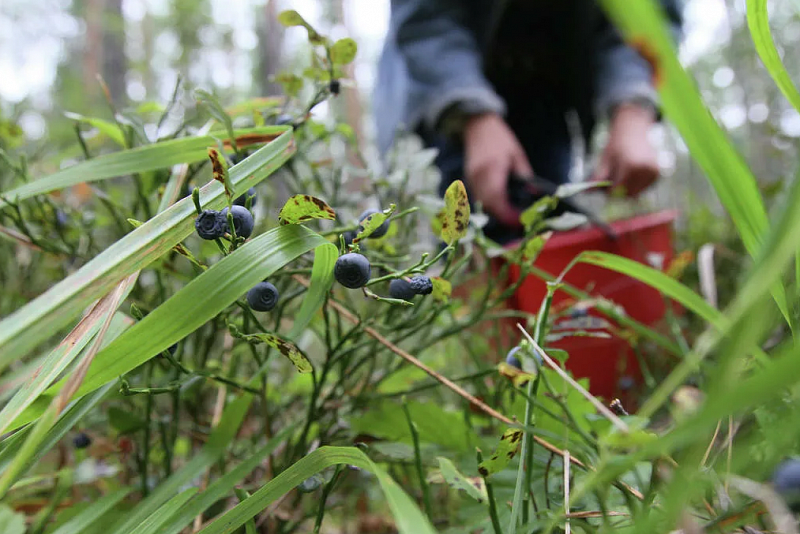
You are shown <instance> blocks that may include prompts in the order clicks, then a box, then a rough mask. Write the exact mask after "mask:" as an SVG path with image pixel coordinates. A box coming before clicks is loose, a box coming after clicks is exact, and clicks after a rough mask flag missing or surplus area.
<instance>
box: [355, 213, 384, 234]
mask: <svg viewBox="0 0 800 534" xmlns="http://www.w3.org/2000/svg"><path fill="white" fill-rule="evenodd" d="M373 213H378V210H373V209H369V210H367V211H365V212H364V213H362V214H361V215H360V216H359V217H358V222H364V219H366V218H367V217H369V216H370V215H372V214H373ZM362 228H363V227H362ZM388 231H389V221H388V220H387V221H383V224H381V225H380V226H379V227H377V228H376V229H375V231H374V232H372V233H371V234H370V235H369V237H370V239H377V238H379V237H383V236H385V235H386V232H388Z"/></svg>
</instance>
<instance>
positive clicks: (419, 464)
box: [403, 397, 433, 520]
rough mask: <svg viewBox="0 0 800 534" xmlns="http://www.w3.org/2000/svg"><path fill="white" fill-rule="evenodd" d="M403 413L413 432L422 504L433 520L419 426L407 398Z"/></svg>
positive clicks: (412, 438) (415, 463) (415, 461)
mask: <svg viewBox="0 0 800 534" xmlns="http://www.w3.org/2000/svg"><path fill="white" fill-rule="evenodd" d="M403 412H404V413H405V414H406V422H408V428H409V430H410V431H411V440H412V442H413V443H414V465H415V467H416V469H417V476H418V477H419V486H420V488H421V489H422V503H423V504H424V506H425V514H426V515H427V516H428V517H429V518H431V520H432V519H433V513H432V509H431V494H430V488H428V482H427V481H426V480H425V469H424V468H423V467H422V451H421V450H420V447H419V433H418V432H417V426H416V425H415V424H414V421H413V420H412V419H411V412H410V411H409V409H408V403H407V402H406V399H405V397H404V398H403Z"/></svg>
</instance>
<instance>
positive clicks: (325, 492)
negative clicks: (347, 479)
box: [314, 464, 342, 534]
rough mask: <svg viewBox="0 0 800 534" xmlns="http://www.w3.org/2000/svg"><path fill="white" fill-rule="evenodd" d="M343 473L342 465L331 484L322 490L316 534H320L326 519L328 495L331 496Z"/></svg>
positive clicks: (316, 521) (337, 468) (339, 465)
mask: <svg viewBox="0 0 800 534" xmlns="http://www.w3.org/2000/svg"><path fill="white" fill-rule="evenodd" d="M341 472H342V464H338V465H337V466H336V470H335V471H334V472H333V476H332V477H331V480H330V482H328V483H327V484H325V488H324V489H323V490H322V498H320V500H319V508H318V509H317V518H316V520H315V521H314V534H319V529H320V528H321V527H322V519H323V517H325V503H326V502H327V501H328V495H330V493H331V490H333V486H334V485H335V484H336V482H337V480H338V479H339V475H340V474H341Z"/></svg>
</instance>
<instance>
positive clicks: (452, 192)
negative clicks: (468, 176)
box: [442, 180, 470, 245]
mask: <svg viewBox="0 0 800 534" xmlns="http://www.w3.org/2000/svg"><path fill="white" fill-rule="evenodd" d="M444 205H445V207H444V221H442V239H443V240H444V242H445V243H447V244H448V245H452V244H453V243H455V242H456V241H458V240H459V239H461V238H462V237H464V236H465V235H467V225H469V214H470V210H469V201H468V199H467V189H466V188H465V187H464V182H462V181H461V180H456V181H455V182H453V183H452V184H450V187H448V188H447V191H446V192H445V194H444Z"/></svg>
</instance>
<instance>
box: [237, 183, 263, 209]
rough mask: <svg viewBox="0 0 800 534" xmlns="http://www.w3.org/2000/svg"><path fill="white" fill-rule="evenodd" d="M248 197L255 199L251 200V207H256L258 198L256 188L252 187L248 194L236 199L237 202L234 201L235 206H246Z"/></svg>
mask: <svg viewBox="0 0 800 534" xmlns="http://www.w3.org/2000/svg"><path fill="white" fill-rule="evenodd" d="M247 197H253V198H252V199H251V200H250V205H251V206H255V205H256V200H257V199H258V197H257V196H256V188H255V187H251V188H250V189H248V190H247V193H245V194H244V195H242V196H240V197H236V200H234V201H233V203H234V204H235V205H237V206H244V205H245V202H246V201H247Z"/></svg>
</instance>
